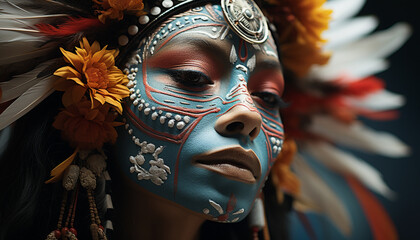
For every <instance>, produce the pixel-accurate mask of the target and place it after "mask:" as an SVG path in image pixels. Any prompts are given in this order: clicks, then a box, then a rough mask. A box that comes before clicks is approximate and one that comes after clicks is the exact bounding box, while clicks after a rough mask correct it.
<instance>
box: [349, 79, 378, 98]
mask: <svg viewBox="0 0 420 240" xmlns="http://www.w3.org/2000/svg"><path fill="white" fill-rule="evenodd" d="M384 88H385V83H384V81H383V80H381V79H379V78H376V77H373V76H371V77H367V78H364V79H361V80H359V81H355V82H352V83H350V84H348V85H347V86H346V87H344V89H343V90H342V94H344V95H350V96H359V97H364V96H366V95H368V94H370V93H373V92H376V91H379V90H382V89H384Z"/></svg>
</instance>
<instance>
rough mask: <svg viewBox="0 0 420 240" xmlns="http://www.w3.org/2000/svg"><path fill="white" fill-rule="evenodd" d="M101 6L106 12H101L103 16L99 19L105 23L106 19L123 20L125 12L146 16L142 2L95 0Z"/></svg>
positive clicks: (138, 0)
mask: <svg viewBox="0 0 420 240" xmlns="http://www.w3.org/2000/svg"><path fill="white" fill-rule="evenodd" d="M94 1H95V2H96V3H97V4H99V5H101V7H102V8H103V9H104V11H100V13H101V15H99V16H98V19H99V20H100V21H101V22H102V23H105V21H106V19H117V20H122V19H123V17H124V12H129V13H132V14H136V15H137V16H140V15H142V14H144V12H143V8H144V4H143V1H142V0H103V1H101V0H94Z"/></svg>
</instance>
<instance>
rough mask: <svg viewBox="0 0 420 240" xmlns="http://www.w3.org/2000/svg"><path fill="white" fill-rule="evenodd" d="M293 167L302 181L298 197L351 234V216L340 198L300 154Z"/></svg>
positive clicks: (344, 231)
mask: <svg viewBox="0 0 420 240" xmlns="http://www.w3.org/2000/svg"><path fill="white" fill-rule="evenodd" d="M292 168H293V170H294V171H295V173H296V175H297V176H298V177H299V180H300V181H301V195H299V197H298V199H299V200H301V201H303V202H304V203H309V205H310V206H314V207H315V210H318V211H320V212H321V213H322V214H324V215H325V216H327V217H328V218H329V219H330V220H331V222H332V223H333V224H334V225H336V226H337V228H338V229H339V230H340V231H341V232H342V233H343V234H345V235H349V234H350V232H351V228H352V226H351V221H350V216H349V213H348V212H347V210H346V208H345V206H344V205H343V203H342V201H341V200H340V198H339V197H338V196H337V195H336V194H335V193H334V192H333V190H332V189H331V188H330V187H329V186H328V184H327V183H325V182H324V180H323V179H322V178H321V177H319V176H318V174H317V173H316V172H315V171H314V170H312V169H311V167H310V166H309V165H308V164H307V163H306V162H305V160H304V158H303V157H302V156H300V155H299V154H297V155H296V156H295V159H294V161H293V163H292Z"/></svg>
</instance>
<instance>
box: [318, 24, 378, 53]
mask: <svg viewBox="0 0 420 240" xmlns="http://www.w3.org/2000/svg"><path fill="white" fill-rule="evenodd" d="M378 23H379V22H378V19H377V18H376V17H374V16H366V17H358V18H353V19H350V20H346V21H343V22H341V23H340V24H338V25H335V26H334V27H331V28H330V29H328V30H327V31H325V32H324V33H323V38H325V39H327V40H328V42H327V44H325V45H324V48H325V49H326V50H334V49H335V48H337V47H339V46H342V45H344V44H347V43H350V42H354V41H356V40H358V39H360V38H362V37H363V36H365V35H367V34H369V33H371V32H372V31H373V30H374V29H375V28H376V27H377V26H378Z"/></svg>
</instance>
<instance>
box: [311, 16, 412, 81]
mask: <svg viewBox="0 0 420 240" xmlns="http://www.w3.org/2000/svg"><path fill="white" fill-rule="evenodd" d="M410 35H411V28H410V26H409V25H408V24H405V23H399V24H395V25H394V26H393V27H391V28H389V29H388V30H385V31H381V32H377V33H374V34H372V35H370V36H367V37H365V38H363V39H360V40H358V41H355V42H352V43H350V44H346V45H345V46H342V47H340V48H337V49H335V50H334V53H333V55H332V57H331V59H330V61H329V62H328V64H326V65H324V66H319V67H314V68H313V69H312V70H311V73H310V75H309V76H310V77H312V78H315V77H316V78H317V79H322V80H324V81H330V80H336V79H337V78H339V77H341V76H349V77H350V78H349V79H357V78H360V77H366V76H369V75H373V74H376V73H378V72H380V71H383V70H385V69H386V68H387V67H388V64H387V62H386V61H385V60H384V58H385V57H387V56H388V55H390V54H392V53H393V52H395V51H396V50H398V49H399V48H400V47H401V46H402V45H403V44H404V43H405V42H406V41H407V39H408V37H409V36H410Z"/></svg>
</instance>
